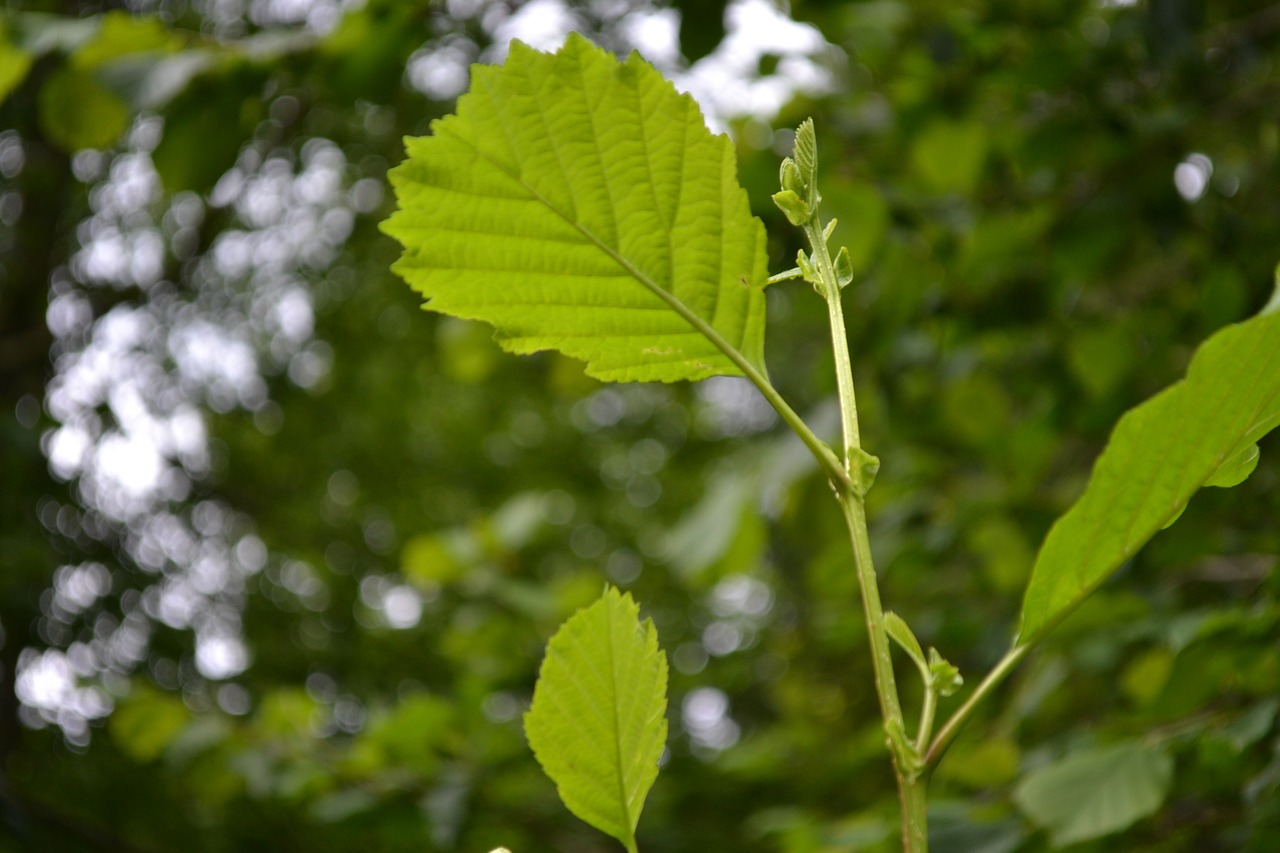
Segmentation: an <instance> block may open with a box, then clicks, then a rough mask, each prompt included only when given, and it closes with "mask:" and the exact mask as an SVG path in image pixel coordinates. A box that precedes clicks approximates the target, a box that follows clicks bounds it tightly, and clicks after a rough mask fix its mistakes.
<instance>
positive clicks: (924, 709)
mask: <svg viewBox="0 0 1280 853" xmlns="http://www.w3.org/2000/svg"><path fill="white" fill-rule="evenodd" d="M937 712H938V691H937V690H936V689H935V688H934V687H933V685H932V684H930V683H929V677H928V675H927V674H926V676H925V682H924V704H923V705H922V706H921V708H920V728H919V729H918V730H917V731H916V752H918V753H920V754H921V755H924V751H925V747H927V746H928V745H929V738H930V737H931V736H932V735H933V716H934V714H936V713H937Z"/></svg>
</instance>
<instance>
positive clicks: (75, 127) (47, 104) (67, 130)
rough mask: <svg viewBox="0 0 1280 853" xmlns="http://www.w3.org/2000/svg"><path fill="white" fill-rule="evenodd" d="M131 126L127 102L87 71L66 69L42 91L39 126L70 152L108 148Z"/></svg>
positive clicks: (46, 84)
mask: <svg viewBox="0 0 1280 853" xmlns="http://www.w3.org/2000/svg"><path fill="white" fill-rule="evenodd" d="M128 124H129V110H128V108H127V107H126V106H125V103H124V101H122V100H120V98H119V97H118V96H117V95H116V94H115V93H114V92H112V91H111V90H110V89H108V88H106V87H105V86H103V85H102V84H101V83H99V82H98V80H97V78H95V77H94V76H93V74H91V73H90V72H88V71H85V70H83V69H79V68H73V67H69V66H68V67H64V68H61V69H59V70H57V71H55V72H54V73H53V74H51V75H50V76H49V79H48V81H46V82H45V84H44V86H43V87H42V88H41V89H40V125H41V128H42V129H43V130H44V132H45V133H46V134H47V135H48V136H49V138H50V139H51V140H53V141H54V142H55V143H57V144H58V146H59V147H61V148H62V149H63V150H65V151H67V152H74V151H78V150H79V149H81V148H107V147H109V146H110V145H112V144H113V143H114V142H115V141H116V140H117V139H119V138H120V134H122V133H124V130H125V128H126V127H127V126H128Z"/></svg>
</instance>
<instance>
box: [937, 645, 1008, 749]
mask: <svg viewBox="0 0 1280 853" xmlns="http://www.w3.org/2000/svg"><path fill="white" fill-rule="evenodd" d="M1029 651H1031V644H1023V645H1018V646H1014V647H1013V648H1012V649H1010V650H1009V651H1008V652H1006V653H1005V656H1004V657H1002V658H1000V662H999V663H997V664H996V665H995V667H993V668H992V670H991V671H990V672H988V673H987V676H986V678H984V679H982V682H981V683H980V684H979V685H978V686H977V688H976V689H975V690H974V691H973V693H971V694H970V695H969V698H968V699H966V700H964V704H963V705H961V706H960V707H959V708H957V709H956V710H955V712H954V713H952V715H951V717H950V718H949V719H948V720H947V722H946V723H945V724H943V726H942V728H941V729H939V730H938V736H937V737H935V738H934V739H933V743H931V744H930V745H929V751H928V752H926V753H925V754H924V763H925V766H926V767H932V766H933V765H935V764H937V762H938V760H939V759H941V758H942V754H943V753H944V752H946V751H947V747H948V746H950V745H951V741H953V740H955V737H956V735H958V734H959V733H960V729H962V728H964V724H965V723H967V722H968V721H969V717H970V716H971V715H972V714H973V710H974V708H977V707H978V704H979V703H980V702H981V701H982V700H983V699H985V698H987V696H988V695H989V694H990V693H991V691H992V690H995V689H996V687H997V686H999V684H1000V682H1002V681H1004V680H1005V679H1006V678H1008V677H1009V673H1011V672H1013V668H1014V667H1016V666H1017V665H1018V664H1019V663H1020V662H1021V661H1022V659H1023V658H1024V657H1026V656H1027V652H1029Z"/></svg>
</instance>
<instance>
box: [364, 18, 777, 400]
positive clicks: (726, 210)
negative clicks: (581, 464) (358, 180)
mask: <svg viewBox="0 0 1280 853" xmlns="http://www.w3.org/2000/svg"><path fill="white" fill-rule="evenodd" d="M432 130H433V135H432V136H429V137H421V138H416V139H408V140H406V147H407V149H408V155H409V156H408V158H407V159H406V161H405V162H404V163H402V164H401V165H400V166H398V167H396V168H395V169H394V170H392V172H391V182H392V185H393V186H394V187H395V190H396V195H397V199H398V202H399V209H398V210H397V211H396V212H395V213H394V214H393V215H392V216H391V217H390V218H389V219H388V220H387V221H386V222H385V223H383V230H384V231H386V232H387V233H388V234H390V235H391V236H392V237H395V238H396V239H397V240H399V241H400V243H401V244H402V245H403V246H404V247H405V251H404V254H403V255H402V256H401V258H400V260H399V261H398V262H397V263H396V264H395V266H394V269H395V271H396V272H397V273H398V274H400V275H401V276H402V277H403V278H404V279H405V280H406V281H407V282H408V283H409V284H410V285H411V286H412V287H413V288H414V289H415V290H417V291H419V292H420V293H422V295H423V296H424V297H426V299H427V304H426V307H427V308H429V309H430V310H433V311H439V312H442V313H446V314H451V315H453V316H458V317H464V318H467V319H476V320H483V321H485V322H488V323H490V324H492V325H493V326H494V327H495V328H496V330H497V331H496V337H497V339H498V341H499V343H500V344H501V345H502V346H503V347H504V348H505V349H507V350H510V351H512V352H518V353H530V352H535V351H538V350H544V349H556V350H559V351H561V352H563V353H565V354H566V355H569V356H572V357H574V358H578V359H581V360H583V361H585V362H587V373H589V374H591V375H592V376H595V377H597V378H600V379H604V380H612V381H664V382H671V381H678V380H684V379H690V380H692V379H702V378H705V377H707V376H713V375H718V374H719V375H741V374H743V373H744V369H743V365H744V364H745V365H748V366H750V367H751V368H753V369H755V370H757V371H759V372H760V374H761V375H763V374H764V366H763V348H764V294H763V287H764V284H765V282H766V281H767V278H768V272H767V260H766V256H765V234H764V226H763V225H762V224H761V222H760V220H758V219H756V218H755V217H753V216H752V215H751V212H750V207H749V205H748V202H747V198H746V193H745V191H743V190H742V188H741V187H740V186H739V185H738V182H737V174H736V173H737V161H736V156H735V154H734V151H733V147H732V145H731V144H730V143H729V140H728V139H727V138H726V137H724V136H714V135H712V134H711V132H710V131H709V130H707V128H706V124H705V122H704V120H703V118H702V115H701V113H700V112H699V111H698V108H697V105H696V104H695V103H694V101H693V100H692V99H691V98H690V97H689V96H687V95H680V94H678V93H677V92H676V90H675V89H674V87H672V86H671V84H670V83H669V82H667V81H666V80H665V79H663V78H662V76H661V75H660V74H659V73H658V72H657V71H656V70H655V69H653V68H652V67H651V66H649V65H648V64H647V63H646V62H644V61H643V60H642V59H641V58H640V57H639V56H638V55H636V54H632V56H631V57H630V58H628V59H627V60H626V61H625V62H621V63H619V62H618V61H617V60H615V59H614V58H613V57H612V55H610V54H608V53H606V52H605V51H603V50H601V49H599V48H597V47H595V46H594V45H592V44H591V43H590V42H588V41H587V40H586V39H584V38H582V37H581V36H577V35H573V36H570V38H569V40H568V41H567V42H566V44H565V46H564V47H563V48H561V49H560V51H558V52H557V53H555V54H545V53H539V52H537V51H534V50H532V49H531V48H528V47H526V46H524V45H522V44H519V43H515V44H513V45H512V48H511V53H510V56H509V58H508V60H507V62H506V64H505V65H503V66H500V67H499V66H476V67H474V68H473V71H472V86H471V92H470V93H469V94H467V95H465V96H463V97H462V98H461V99H459V101H458V111H457V114H455V115H452V116H448V117H446V118H444V119H441V120H438V121H435V122H433V123H432ZM717 338H718V341H717ZM735 355H736V356H737V358H736V359H735V358H734V356H735Z"/></svg>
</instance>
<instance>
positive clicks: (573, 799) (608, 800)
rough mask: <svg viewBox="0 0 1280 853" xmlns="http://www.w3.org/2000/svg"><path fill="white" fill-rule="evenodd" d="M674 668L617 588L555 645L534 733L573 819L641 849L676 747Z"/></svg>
mask: <svg viewBox="0 0 1280 853" xmlns="http://www.w3.org/2000/svg"><path fill="white" fill-rule="evenodd" d="M666 710H667V659H666V656H665V655H664V654H663V653H662V651H661V650H660V649H659V648H658V632H657V630H656V629H655V628H654V627H653V623H652V622H651V621H649V620H647V619H646V620H645V621H644V622H641V621H640V608H639V606H638V605H637V604H636V603H635V602H634V601H633V600H632V599H631V596H630V595H624V594H622V593H620V592H618V590H616V589H614V588H613V587H609V588H607V589H606V590H605V592H604V595H603V596H601V597H600V598H599V599H598V600H597V601H596V602H595V603H594V604H592V605H591V606H590V607H587V608H585V609H583V610H580V611H578V613H576V614H575V615H574V616H572V617H571V618H570V619H569V620H568V621H567V622H565V623H564V625H562V626H561V627H560V630H559V631H557V632H556V634H555V636H553V637H552V638H551V641H550V642H549V643H548V644H547V656H546V658H545V659H544V660H543V662H542V668H541V670H540V671H539V673H538V683H537V686H536V687H535V688H534V691H533V705H532V707H531V708H530V710H529V713H528V714H526V715H525V718H524V727H525V734H526V735H527V736H528V738H529V745H530V746H531V747H532V748H533V753H534V755H535V756H536V757H537V759H538V763H540V764H541V765H542V769H543V770H544V771H546V774H547V775H548V776H550V777H551V780H552V781H553V782H555V783H556V790H557V791H558V792H559V794H560V799H561V800H563V801H564V804H565V806H567V807H568V809H569V811H571V812H573V813H574V814H575V815H577V816H578V817H579V818H581V819H582V820H584V821H586V822H587V823H589V824H591V825H592V826H594V827H595V828H597V829H599V830H600V831H602V832H605V833H607V834H609V835H611V836H613V837H614V838H616V839H618V840H619V841H621V842H622V843H623V845H624V846H626V848H627V849H628V850H634V849H635V828H636V822H637V821H638V820H639V819H640V810H641V809H642V808H643V807H644V799H645V796H646V795H647V794H648V793H649V788H650V787H651V786H652V785H653V781H654V779H656V778H657V776H658V759H659V758H660V757H661V756H662V750H663V748H664V746H665V744H666V740H667V720H666Z"/></svg>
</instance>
